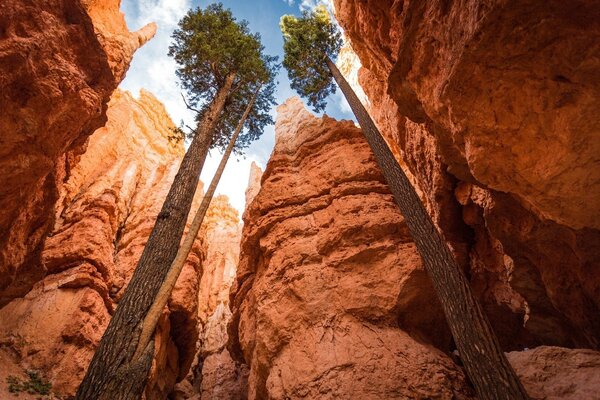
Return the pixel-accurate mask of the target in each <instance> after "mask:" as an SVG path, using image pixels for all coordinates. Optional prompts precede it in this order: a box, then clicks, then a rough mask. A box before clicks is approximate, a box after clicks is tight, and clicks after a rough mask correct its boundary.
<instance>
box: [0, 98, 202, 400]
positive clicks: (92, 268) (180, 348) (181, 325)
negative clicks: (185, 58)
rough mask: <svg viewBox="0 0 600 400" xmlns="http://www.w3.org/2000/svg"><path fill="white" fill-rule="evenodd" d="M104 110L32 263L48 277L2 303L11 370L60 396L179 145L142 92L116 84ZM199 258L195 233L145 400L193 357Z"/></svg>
mask: <svg viewBox="0 0 600 400" xmlns="http://www.w3.org/2000/svg"><path fill="white" fill-rule="evenodd" d="M107 115H108V121H107V124H106V126H104V127H102V128H100V129H98V130H97V131H96V132H95V133H94V134H93V135H92V136H91V137H90V139H89V143H88V145H87V151H86V152H85V154H83V155H82V156H81V157H80V159H79V161H78V163H77V165H76V166H75V167H74V168H73V169H72V170H71V171H70V173H69V179H68V180H67V181H66V182H65V183H64V185H62V186H61V191H60V193H59V196H58V201H57V204H56V209H55V213H56V214H55V217H54V218H53V219H54V221H55V224H54V226H53V229H52V232H51V234H50V235H49V237H48V238H47V239H46V241H45V245H44V248H43V250H42V252H41V263H40V265H38V266H37V268H38V269H40V270H44V271H47V276H46V277H45V278H44V279H42V280H40V281H39V282H37V283H36V284H35V285H34V287H33V289H32V290H31V291H29V292H28V293H27V294H26V295H25V296H24V297H21V298H16V299H13V300H12V301H11V302H10V303H9V304H7V305H6V306H5V307H3V308H2V309H0V352H2V353H4V354H5V357H8V358H10V359H11V360H12V361H11V362H12V364H11V365H13V367H14V368H15V369H17V370H18V369H19V368H24V369H31V370H36V371H40V372H41V373H42V375H43V376H44V377H45V378H46V379H49V381H50V382H51V383H52V387H53V390H54V391H55V392H56V393H58V394H61V395H70V394H73V393H74V391H75V390H76V388H77V386H78V385H79V382H80V381H81V379H82V378H83V374H84V372H85V369H86V368H87V366H88V364H89V361H90V360H91V357H92V355H93V352H94V350H95V348H96V346H97V344H98V342H99V340H100V337H101V335H102V333H103V332H104V329H105V328H106V326H107V324H108V321H109V319H110V315H111V314H112V312H113V311H114V309H115V306H116V304H117V303H118V301H119V299H120V297H121V296H122V294H123V291H124V289H125V287H126V286H127V283H128V281H129V279H130V277H131V275H132V273H133V270H134V268H135V266H136V264H137V261H138V259H139V257H140V256H141V253H142V250H143V248H144V245H145V243H146V240H147V238H148V236H149V235H150V232H151V230H152V227H153V226H154V221H155V219H156V215H157V214H158V212H159V211H160V207H161V206H162V203H163V200H164V198H165V196H166V194H167V192H168V190H169V187H170V185H171V182H172V180H173V178H174V176H175V173H176V172H177V169H178V166H179V163H180V161H181V159H182V157H183V152H184V149H183V143H182V142H181V141H179V142H176V141H174V140H173V139H172V138H170V136H172V135H173V131H172V129H173V128H174V125H173V123H172V122H171V120H170V118H169V117H168V115H167V113H166V111H165V109H164V107H163V105H162V104H161V103H160V102H158V100H156V99H155V98H154V97H153V96H152V95H151V94H150V93H148V92H145V91H142V92H141V94H140V98H139V100H136V99H134V98H133V97H132V96H131V95H130V94H129V93H127V92H120V91H117V92H115V94H114V95H113V97H112V99H111V101H110V103H109V108H108V111H107ZM199 192H201V190H199ZM200 198H201V196H197V199H196V205H197V203H198V200H199V199H200ZM202 257H203V245H202V241H201V239H198V240H197V241H196V244H195V245H194V248H193V251H192V253H191V255H190V257H189V258H188V262H187V264H186V266H185V267H184V270H183V272H182V274H181V276H180V278H179V280H178V283H177V286H176V289H175V290H174V292H173V295H172V297H171V299H170V301H169V307H168V310H166V311H165V314H164V315H163V316H162V318H161V321H160V324H159V329H158V332H157V335H156V339H155V342H156V345H155V359H154V362H153V368H152V371H151V374H150V379H149V382H148V386H147V388H146V397H147V398H148V399H163V398H165V397H166V396H167V394H168V393H169V392H170V391H171V389H172V388H173V386H174V385H175V383H176V381H178V380H180V379H182V378H183V377H184V376H185V375H186V374H187V371H188V370H189V367H190V365H191V364H192V361H193V356H194V349H195V345H196V339H197V337H198V319H197V293H198V284H199V282H198V274H199V269H200V261H201V259H202ZM0 397H1V396H0Z"/></svg>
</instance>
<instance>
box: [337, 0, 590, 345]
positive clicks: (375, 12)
mask: <svg viewBox="0 0 600 400" xmlns="http://www.w3.org/2000/svg"><path fill="white" fill-rule="evenodd" d="M335 6H336V15H337V19H338V21H339V22H340V24H341V25H342V27H343V28H344V30H345V34H346V35H347V37H348V39H349V41H350V44H351V47H352V49H353V50H354V51H355V52H356V54H357V55H358V57H359V59H360V62H361V64H362V66H363V67H362V68H361V69H360V70H359V71H353V70H352V68H345V72H346V73H348V74H349V75H351V76H352V75H353V76H355V77H357V78H358V79H354V81H355V85H356V84H358V83H360V86H361V87H362V88H361V90H362V89H364V92H365V93H366V96H367V97H368V100H367V101H365V104H366V106H367V107H368V108H369V110H370V113H371V115H372V116H373V118H374V120H375V122H376V123H377V125H378V126H379V128H380V129H381V131H382V133H383V134H384V135H385V136H386V139H387V140H388V142H389V144H390V147H391V148H392V149H393V150H394V151H395V154H396V156H397V158H398V159H399V160H400V161H401V163H402V164H403V165H404V166H405V167H406V169H407V170H408V171H409V172H410V175H412V178H413V182H415V183H416V186H417V188H418V190H420V192H421V193H422V195H423V198H424V200H425V203H426V206H427V208H428V210H429V211H430V213H431V215H432V216H433V218H434V220H435V222H436V224H437V225H438V227H439V228H440V230H441V231H442V233H443V234H444V236H445V238H446V240H447V241H448V243H449V244H450V246H451V247H452V248H453V250H454V251H455V253H456V255H457V257H458V258H459V260H461V262H462V263H463V264H464V266H465V268H466V269H467V271H468V274H469V276H470V278H471V282H472V284H473V287H474V289H475V290H476V293H477V294H478V296H479V297H480V298H481V300H482V301H483V303H484V306H485V308H486V311H487V313H488V315H489V316H490V318H491V320H492V324H493V325H494V327H495V329H496V332H497V333H498V335H499V338H500V340H501V342H502V344H503V346H504V347H505V348H506V349H507V350H520V349H522V348H523V347H534V346H537V345H541V344H546V345H559V346H567V347H588V348H596V349H597V348H599V346H600V342H599V339H598V338H600V319H599V318H598V315H599V314H600V313H599V312H600V246H598V243H600V231H599V228H600V217H599V216H600V201H598V199H600V162H599V159H598V154H600V141H598V140H597V139H598V132H599V131H600V115H599V114H598V112H597V105H598V103H599V101H600V79H599V76H598V71H599V70H600V67H599V64H598V57H597V55H598V53H599V51H600V47H599V46H600V45H599V43H600V22H599V21H600V7H599V5H598V4H597V3H593V2H584V1H576V2H569V3H565V2H561V1H558V0H557V1H550V2H545V3H543V4H542V3H537V2H520V3H519V4H513V3H510V2H505V1H491V2H485V3H482V2H478V1H465V2H456V3H448V2H445V1H436V0H431V1H408V0H407V1H404V0H384V1H379V0H368V1H363V2H356V1H350V0H336V1H335ZM347 57H348V56H347ZM350 80H351V81H352V79H350Z"/></svg>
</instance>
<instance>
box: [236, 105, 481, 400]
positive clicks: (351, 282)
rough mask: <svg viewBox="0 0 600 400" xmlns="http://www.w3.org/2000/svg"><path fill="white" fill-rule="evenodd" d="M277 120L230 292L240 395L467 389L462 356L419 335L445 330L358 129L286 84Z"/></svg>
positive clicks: (401, 394)
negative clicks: (288, 93) (242, 379)
mask: <svg viewBox="0 0 600 400" xmlns="http://www.w3.org/2000/svg"><path fill="white" fill-rule="evenodd" d="M276 132H277V139H276V145H275V149H274V151H273V154H272V156H271V159H270V161H269V163H268V165H267V167H266V170H265V172H264V174H263V175H262V178H261V181H262V185H261V187H260V190H259V191H258V193H257V194H256V196H255V197H254V200H253V201H252V202H251V203H250V204H249V205H248V207H247V210H246V213H245V216H244V224H245V225H244V230H243V235H242V245H241V255H240V264H239V267H238V273H237V280H236V283H235V287H234V290H233V292H232V309H233V318H232V322H231V323H230V327H229V331H230V343H229V349H230V351H231V352H232V354H233V355H234V357H235V358H237V359H238V360H245V361H246V362H247V364H248V366H249V367H250V375H249V378H248V379H249V380H248V397H249V398H250V399H267V398H269V399H286V398H289V399H299V398H320V399H350V398H361V399H376V398H398V399H401V398H415V399H417V398H419V399H426V398H440V399H451V398H465V399H466V398H471V394H470V390H469V389H468V387H467V385H466V383H465V378H464V375H463V373H462V371H461V369H460V368H459V367H457V366H456V365H455V364H454V363H453V362H452V361H451V359H450V358H449V357H447V356H446V355H445V354H443V353H442V352H441V351H439V350H437V349H435V348H434V347H432V346H431V345H426V344H423V343H422V342H420V341H418V339H421V338H425V336H423V335H426V334H429V335H430V338H431V339H432V340H434V341H438V342H439V345H440V347H442V346H444V345H447V344H448V343H446V342H447V341H448V340H449V333H448V332H447V329H446V327H445V324H444V323H443V316H442V312H441V310H440V306H439V304H438V302H437V300H436V299H435V296H434V294H433V290H432V288H431V284H430V282H429V280H428V279H427V277H426V275H425V272H424V270H423V268H422V266H421V261H420V258H419V256H418V255H417V252H416V249H415V245H414V243H413V242H412V240H411V238H410V236H409V234H408V230H407V227H406V225H405V224H404V220H403V218H402V216H401V215H400V213H399V212H398V211H397V208H396V206H395V204H394V202H393V200H392V197H391V194H390V192H389V190H388V188H387V185H386V184H385V183H384V181H383V177H382V175H381V173H380V171H379V169H378V168H377V167H376V164H375V161H374V159H373V156H372V153H371V152H370V150H369V148H368V145H367V144H366V142H365V141H364V139H363V137H362V134H361V132H360V130H359V129H358V128H356V127H355V126H354V124H353V123H352V122H350V121H342V122H338V121H335V120H333V119H331V118H328V117H324V118H322V119H320V118H316V117H314V116H312V115H311V114H310V113H308V111H306V110H305V108H304V106H303V105H302V103H301V102H300V100H299V99H297V98H292V99H290V100H288V101H287V102H286V103H285V104H284V105H282V106H280V107H279V108H278V118H277V125H276ZM250 198H252V196H250ZM432 333H433V334H432ZM411 335H412V336H411ZM433 338H435V339H433Z"/></svg>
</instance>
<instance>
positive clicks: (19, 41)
mask: <svg viewBox="0 0 600 400" xmlns="http://www.w3.org/2000/svg"><path fill="white" fill-rule="evenodd" d="M119 5H120V1H119V0H107V1H102V2H97V1H83V0H58V1H50V0H26V1H11V0H7V1H2V3H1V4H0V110H2V112H0V131H1V132H2V135H1V137H0V171H2V172H0V305H2V304H6V302H8V301H10V299H11V298H13V297H15V296H20V295H23V294H25V293H26V292H27V291H28V290H29V289H31V287H32V285H33V284H34V283H36V282H37V281H39V280H40V279H41V278H43V276H44V275H45V274H46V271H45V270H43V269H41V268H40V254H41V251H42V248H43V244H44V240H45V238H46V236H47V234H49V233H50V231H51V230H52V227H53V225H54V219H53V216H54V206H55V203H56V201H57V200H58V197H59V196H60V192H61V185H62V184H63V182H64V181H65V180H67V179H68V178H69V174H70V171H71V170H72V169H73V168H74V166H75V165H76V164H77V161H78V159H79V156H80V155H81V154H82V153H83V152H84V151H85V147H86V141H87V138H88V136H89V135H90V134H91V133H92V132H94V131H95V130H96V129H97V128H99V127H101V126H102V125H104V123H105V122H106V108H107V103H108V101H109V98H110V96H111V94H112V93H113V91H114V90H115V88H116V87H117V85H118V84H119V83H120V82H121V80H122V79H123V77H124V74H125V71H126V70H127V68H128V67H129V62H130V61H131V58H132V56H133V53H134V52H135V51H136V50H137V49H138V48H139V47H140V46H141V45H143V44H144V43H145V42H146V41H148V40H149V39H150V38H151V37H152V36H153V35H154V32H155V30H156V26H155V25H154V24H150V25H148V26H146V27H144V28H142V29H141V30H140V31H138V32H129V30H128V29H127V26H126V24H125V19H124V17H123V15H122V14H121V13H120V12H119Z"/></svg>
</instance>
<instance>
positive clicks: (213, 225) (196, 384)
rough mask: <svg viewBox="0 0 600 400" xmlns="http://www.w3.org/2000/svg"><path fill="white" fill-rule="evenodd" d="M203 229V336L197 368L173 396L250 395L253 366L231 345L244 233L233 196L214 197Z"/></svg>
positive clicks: (230, 399)
mask: <svg viewBox="0 0 600 400" xmlns="http://www.w3.org/2000/svg"><path fill="white" fill-rule="evenodd" d="M202 231H203V236H204V239H205V242H206V257H205V260H204V262H203V263H202V278H201V280H200V287H199V290H198V322H199V331H200V335H199V340H198V344H197V349H196V356H195V359H194V364H193V366H192V370H191V372H190V374H189V375H188V377H187V379H186V380H184V381H183V382H182V383H180V384H179V385H178V386H177V388H176V390H175V392H174V393H173V398H175V399H195V400H200V399H212V400H236V399H245V398H246V390H247V389H246V381H247V375H248V371H247V367H246V365H245V364H242V363H239V362H235V361H234V360H233V359H232V358H231V356H230V354H229V351H228V350H227V349H226V347H225V345H226V344H227V339H228V336H227V323H228V322H229V320H230V319H231V311H230V308H229V290H230V288H231V285H232V284H233V282H234V279H235V276H236V271H237V266H238V261H239V252H240V251H239V250H240V236H241V225H240V222H239V217H238V214H237V211H236V210H235V209H234V208H233V207H232V206H231V205H230V204H229V201H228V199H227V197H225V196H216V197H215V198H213V200H212V201H211V205H210V208H209V210H208V213H207V215H206V217H205V220H204V223H203V225H202Z"/></svg>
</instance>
